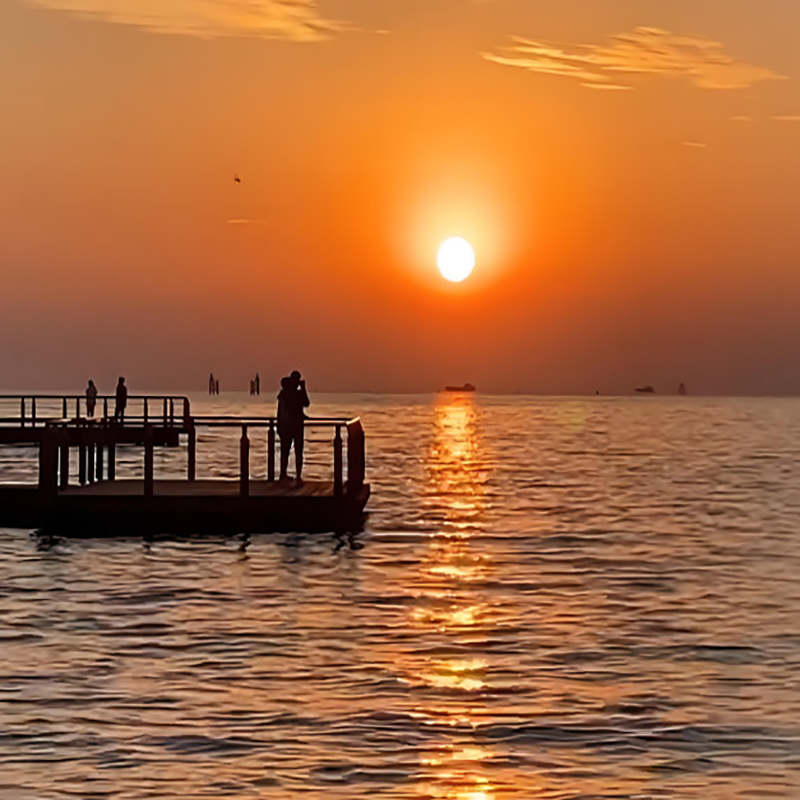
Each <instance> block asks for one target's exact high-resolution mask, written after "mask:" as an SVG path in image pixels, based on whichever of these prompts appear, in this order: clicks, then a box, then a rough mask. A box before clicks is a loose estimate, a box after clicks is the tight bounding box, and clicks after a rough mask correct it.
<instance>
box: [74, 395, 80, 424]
mask: <svg viewBox="0 0 800 800" xmlns="http://www.w3.org/2000/svg"><path fill="white" fill-rule="evenodd" d="M80 418H81V399H80V397H76V398H75V419H80Z"/></svg>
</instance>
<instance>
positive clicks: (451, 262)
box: [436, 236, 475, 283]
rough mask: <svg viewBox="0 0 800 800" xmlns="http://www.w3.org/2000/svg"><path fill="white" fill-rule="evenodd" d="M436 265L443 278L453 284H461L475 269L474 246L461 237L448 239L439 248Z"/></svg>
mask: <svg viewBox="0 0 800 800" xmlns="http://www.w3.org/2000/svg"><path fill="white" fill-rule="evenodd" d="M436 265H437V266H438V267H439V272H441V273H442V277H443V278H446V279H447V280H448V281H452V282H453V283H461V281H463V280H464V279H466V278H468V277H469V275H470V273H471V272H472V270H473V269H474V268H475V253H474V251H473V250H472V245H471V244H470V243H469V242H468V241H467V240H466V239H462V238H461V237H459V236H454V237H453V238H451V239H447V241H444V242H442V244H441V246H440V247H439V254H438V255H437V256H436Z"/></svg>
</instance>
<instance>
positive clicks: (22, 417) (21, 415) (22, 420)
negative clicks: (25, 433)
mask: <svg viewBox="0 0 800 800" xmlns="http://www.w3.org/2000/svg"><path fill="white" fill-rule="evenodd" d="M19 424H20V425H21V426H22V427H23V428H24V427H25V398H24V397H22V398H20V401H19Z"/></svg>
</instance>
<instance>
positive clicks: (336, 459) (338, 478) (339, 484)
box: [333, 425, 343, 497]
mask: <svg viewBox="0 0 800 800" xmlns="http://www.w3.org/2000/svg"><path fill="white" fill-rule="evenodd" d="M342 468H343V464H342V426H341V425H337V426H336V433H335V434H334V437H333V493H334V494H335V495H336V496H337V497H339V496H340V495H341V493H342V488H343V476H342Z"/></svg>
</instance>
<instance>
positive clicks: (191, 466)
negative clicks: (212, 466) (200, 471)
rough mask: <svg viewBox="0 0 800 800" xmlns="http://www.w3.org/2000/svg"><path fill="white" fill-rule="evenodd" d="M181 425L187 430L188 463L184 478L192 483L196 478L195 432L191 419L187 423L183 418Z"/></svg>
mask: <svg viewBox="0 0 800 800" xmlns="http://www.w3.org/2000/svg"><path fill="white" fill-rule="evenodd" d="M183 424H184V425H185V426H187V428H188V437H189V463H188V465H187V469H186V477H187V479H188V480H190V481H193V480H195V478H196V477H197V430H196V428H195V427H194V420H192V419H189V420H188V422H187V420H186V418H184V422H183Z"/></svg>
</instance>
